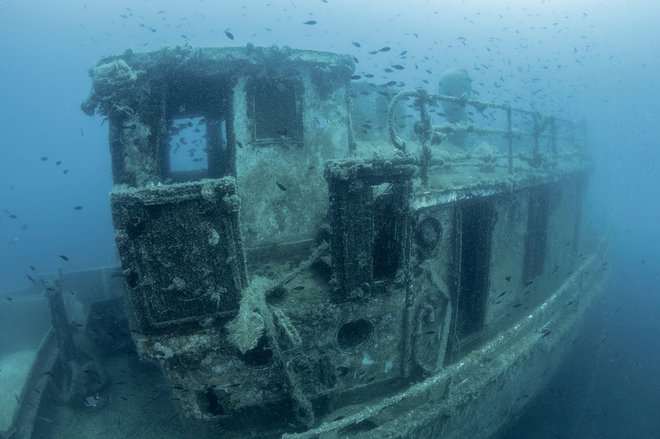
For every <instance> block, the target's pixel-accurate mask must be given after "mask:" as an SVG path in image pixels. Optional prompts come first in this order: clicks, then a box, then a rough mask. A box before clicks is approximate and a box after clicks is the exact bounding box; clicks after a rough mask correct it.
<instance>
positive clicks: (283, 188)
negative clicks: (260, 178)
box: [275, 181, 286, 192]
mask: <svg viewBox="0 0 660 439" xmlns="http://www.w3.org/2000/svg"><path fill="white" fill-rule="evenodd" d="M275 183H276V184H277V187H278V188H280V190H281V191H283V192H286V187H285V186H284V185H283V184H282V183H280V182H279V181H276V182H275Z"/></svg>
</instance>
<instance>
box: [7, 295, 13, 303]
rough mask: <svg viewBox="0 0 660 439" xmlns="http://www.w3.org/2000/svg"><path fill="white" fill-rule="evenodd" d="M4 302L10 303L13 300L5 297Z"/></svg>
mask: <svg viewBox="0 0 660 439" xmlns="http://www.w3.org/2000/svg"><path fill="white" fill-rule="evenodd" d="M5 300H6V301H7V302H11V301H13V300H14V299H12V298H11V297H9V296H7V297H5Z"/></svg>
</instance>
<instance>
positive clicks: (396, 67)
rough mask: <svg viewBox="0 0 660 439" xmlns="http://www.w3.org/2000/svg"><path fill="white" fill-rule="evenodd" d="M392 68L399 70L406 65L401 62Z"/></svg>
mask: <svg viewBox="0 0 660 439" xmlns="http://www.w3.org/2000/svg"><path fill="white" fill-rule="evenodd" d="M392 68H394V69H397V70H403V69H404V67H403V66H402V65H401V64H394V65H393V66H392Z"/></svg>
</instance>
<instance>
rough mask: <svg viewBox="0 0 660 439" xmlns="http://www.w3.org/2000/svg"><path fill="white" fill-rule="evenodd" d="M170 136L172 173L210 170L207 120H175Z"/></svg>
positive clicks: (188, 118)
mask: <svg viewBox="0 0 660 439" xmlns="http://www.w3.org/2000/svg"><path fill="white" fill-rule="evenodd" d="M169 134H170V136H169V145H170V148H169V151H170V172H194V171H202V170H203V171H204V172H206V171H207V170H208V167H209V164H208V158H207V151H208V150H207V148H206V120H205V119H204V118H203V117H186V118H181V119H175V120H174V121H173V122H172V126H171V127H170V133H169Z"/></svg>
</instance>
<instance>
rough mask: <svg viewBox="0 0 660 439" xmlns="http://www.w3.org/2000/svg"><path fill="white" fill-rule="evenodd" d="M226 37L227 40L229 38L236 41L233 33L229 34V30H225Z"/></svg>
mask: <svg viewBox="0 0 660 439" xmlns="http://www.w3.org/2000/svg"><path fill="white" fill-rule="evenodd" d="M225 35H226V36H227V38H229V39H230V40H233V39H234V34H233V33H231V32H229V29H227V30H225Z"/></svg>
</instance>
